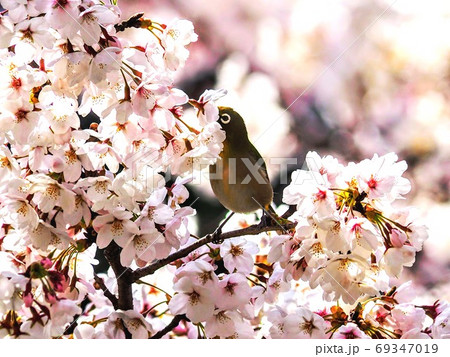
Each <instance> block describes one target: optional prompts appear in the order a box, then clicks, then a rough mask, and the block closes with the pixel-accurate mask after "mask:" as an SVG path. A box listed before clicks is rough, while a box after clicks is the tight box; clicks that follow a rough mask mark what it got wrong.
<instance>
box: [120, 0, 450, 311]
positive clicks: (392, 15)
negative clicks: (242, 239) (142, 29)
mask: <svg viewBox="0 0 450 357" xmlns="http://www.w3.org/2000/svg"><path fill="white" fill-rule="evenodd" d="M119 5H120V6H121V8H122V11H123V18H128V17H129V16H130V15H132V14H134V13H136V12H140V11H143V12H145V14H146V16H147V17H150V18H151V19H153V20H156V21H158V22H162V23H168V22H170V20H171V19H173V18H174V17H178V18H186V19H188V20H191V21H192V22H193V23H194V26H195V31H196V33H197V34H198V35H199V40H198V42H196V43H193V44H191V45H190V46H189V50H190V53H191V54H190V58H189V60H188V62H187V65H186V67H185V68H184V69H183V70H182V71H181V73H180V74H179V76H178V78H177V83H176V85H177V86H178V87H180V88H181V89H183V90H184V91H186V93H187V94H188V95H189V96H190V97H191V98H197V97H198V96H199V95H200V94H201V93H202V92H203V91H204V90H205V89H208V88H225V89H227V90H228V91H229V94H228V95H227V96H226V97H225V98H223V100H221V102H220V103H219V104H222V105H230V106H233V107H234V108H235V109H236V110H237V111H239V112H240V113H241V114H242V115H243V117H244V118H245V119H246V122H247V127H248V129H249V136H250V138H251V140H252V141H253V142H254V144H255V146H256V147H257V148H258V150H259V151H260V152H261V153H262V155H263V156H264V157H290V158H297V165H289V166H288V169H287V171H288V172H287V174H288V175H289V173H290V172H291V171H293V170H294V169H296V168H299V167H301V166H302V164H303V160H304V157H305V154H306V153H307V152H308V151H310V150H315V151H317V152H318V153H319V154H320V155H321V156H323V155H326V154H331V155H333V156H336V157H338V158H339V159H340V160H342V161H343V162H347V161H359V160H361V159H364V158H370V157H372V155H373V154H374V153H378V154H380V155H382V154H385V153H388V152H391V151H394V152H396V153H397V154H398V155H399V157H400V159H404V160H406V161H407V163H408V165H409V168H408V171H407V176H408V178H410V179H411V180H412V186H413V190H412V192H411V194H410V195H408V198H407V200H406V202H404V204H413V205H415V206H417V207H418V208H419V212H420V215H421V217H423V220H424V221H425V222H426V223H427V224H428V226H429V228H430V238H429V240H428V241H427V242H426V243H425V247H424V250H423V252H421V253H420V254H419V255H418V257H417V262H416V264H415V266H414V267H413V268H412V269H409V270H407V271H405V273H404V274H403V277H402V280H410V279H412V280H413V281H414V282H415V283H416V286H417V287H418V289H419V290H420V295H423V296H424V298H425V300H428V302H430V300H429V296H430V295H432V297H433V298H442V299H447V300H449V299H450V283H449V278H450V228H449V225H448V222H449V221H450V202H449V200H450V145H449V142H450V102H449V96H450V86H449V79H450V78H449V75H450V61H449V60H450V36H449V34H450V2H449V1H448V0H428V1H423V0H397V1H393V0H390V1H388V0H377V1H365V0H342V1H330V0H278V1H269V0H252V1H238V0H228V1H222V0H209V1H208V2H205V1H201V0H190V1H183V0H171V1H151V0H150V1H148V0H146V1H136V0H129V1H127V0H120V3H119ZM128 35H129V36H131V37H132V36H133V33H132V30H131V33H130V34H128ZM134 40H136V41H139V39H134ZM286 108H288V109H287V110H286ZM269 172H270V175H271V178H272V181H273V184H274V186H275V192H276V195H275V200H276V202H277V203H280V201H281V197H282V190H283V184H282V182H280V177H281V175H283V174H286V172H280V170H279V167H273V166H270V167H269ZM281 181H282V180H281ZM191 190H192V192H191V194H192V198H193V199H195V198H197V197H198V196H199V197H200V199H199V200H198V201H197V202H195V204H194V207H195V208H196V209H197V210H198V212H199V216H198V217H199V219H201V221H199V222H197V223H198V227H199V233H200V234H204V233H207V232H211V231H212V230H214V228H215V227H216V226H217V223H218V221H219V220H220V219H222V218H223V217H224V214H225V211H224V209H223V208H222V206H221V205H220V204H219V203H218V202H217V201H216V200H215V199H214V197H213V196H212V195H211V193H210V191H209V188H208V187H207V185H206V186H205V187H203V188H202V187H198V186H195V187H194V186H193V187H191Z"/></svg>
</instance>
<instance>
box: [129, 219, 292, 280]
mask: <svg viewBox="0 0 450 357" xmlns="http://www.w3.org/2000/svg"><path fill="white" fill-rule="evenodd" d="M295 226H296V223H292V222H289V223H287V224H285V225H283V226H280V225H270V226H263V225H261V224H254V225H251V226H249V227H246V228H242V229H237V230H234V231H230V232H225V233H221V234H220V235H219V236H218V237H215V236H214V235H212V234H208V235H206V236H205V237H203V238H200V239H199V240H198V241H196V242H194V243H192V244H191V245H189V246H187V247H185V248H183V249H180V250H178V251H176V252H175V253H173V254H171V255H169V256H168V257H167V258H164V259H159V260H157V261H155V262H154V263H152V264H150V265H149V266H146V267H144V268H141V269H136V270H135V271H134V272H133V273H132V275H131V279H132V281H133V282H135V281H136V280H138V279H140V278H142V277H144V276H147V275H151V274H153V273H154V272H155V271H157V270H158V269H160V268H162V267H163V266H166V265H168V264H170V263H172V262H174V261H176V260H178V259H180V258H183V257H185V256H187V255H188V254H189V253H191V252H192V251H194V250H196V249H198V248H200V247H201V246H203V245H205V244H208V243H211V242H212V241H213V240H215V239H217V240H225V239H229V238H234V237H240V236H245V235H256V234H259V233H262V232H270V231H278V230H282V229H283V230H289V229H292V228H294V227H295Z"/></svg>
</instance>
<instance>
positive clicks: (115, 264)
mask: <svg viewBox="0 0 450 357" xmlns="http://www.w3.org/2000/svg"><path fill="white" fill-rule="evenodd" d="M120 251H121V248H120V247H119V246H118V245H117V244H116V243H115V242H111V244H110V245H109V246H107V247H106V248H105V250H104V252H105V258H106V260H107V261H108V263H109V265H111V268H112V270H113V271H114V274H115V275H116V279H117V288H118V291H119V297H118V303H117V307H118V308H119V309H121V310H132V309H133V292H132V288H131V286H132V284H133V280H132V279H131V278H132V271H131V270H130V269H129V268H126V267H123V266H122V264H120Z"/></svg>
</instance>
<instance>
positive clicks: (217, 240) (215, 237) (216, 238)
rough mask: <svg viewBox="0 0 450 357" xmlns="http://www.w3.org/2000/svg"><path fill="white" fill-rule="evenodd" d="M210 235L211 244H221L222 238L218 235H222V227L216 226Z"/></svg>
mask: <svg viewBox="0 0 450 357" xmlns="http://www.w3.org/2000/svg"><path fill="white" fill-rule="evenodd" d="M211 235H212V241H211V242H212V243H213V244H222V243H223V239H222V238H221V237H220V236H221V235H222V227H218V228H217V229H216V230H215V231H214V233H213V234H211Z"/></svg>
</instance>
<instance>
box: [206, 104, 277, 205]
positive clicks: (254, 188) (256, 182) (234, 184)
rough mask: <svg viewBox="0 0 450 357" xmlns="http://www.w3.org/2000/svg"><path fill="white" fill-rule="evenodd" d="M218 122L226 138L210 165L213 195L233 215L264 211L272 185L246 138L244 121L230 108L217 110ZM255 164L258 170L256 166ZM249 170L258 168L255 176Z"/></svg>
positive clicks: (253, 148)
mask: <svg viewBox="0 0 450 357" xmlns="http://www.w3.org/2000/svg"><path fill="white" fill-rule="evenodd" d="M228 119H230V120H228ZM227 121H229V122H228V123H227ZM218 122H219V124H220V125H221V126H222V128H223V129H224V131H225V133H226V139H225V141H224V143H223V150H222V152H221V154H220V159H219V160H218V162H217V163H216V164H215V165H211V166H210V182H211V187H212V189H213V191H214V194H215V195H216V197H217V199H218V200H219V201H220V203H222V205H224V206H225V207H226V208H227V209H229V210H230V211H233V212H236V213H250V212H253V211H256V210H258V209H261V208H263V207H264V208H267V207H268V206H269V205H270V203H271V202H272V199H273V190H272V185H271V184H270V180H269V177H268V175H267V169H266V165H265V163H264V160H263V159H262V157H261V155H260V154H259V152H258V150H256V148H255V147H254V146H253V144H252V143H251V142H250V141H249V139H248V136H247V129H246V127H245V123H244V120H243V119H242V117H241V116H240V115H239V114H238V113H237V112H235V111H234V110H233V109H231V108H228V107H219V120H218ZM230 159H231V160H230ZM243 159H244V160H243ZM246 159H247V160H248V161H247V165H246V164H245V160H246ZM258 160H259V161H258ZM257 163H259V167H257V166H255V165H256V164H257ZM249 167H250V168H252V167H255V168H256V167H257V170H256V171H257V174H256V175H255V174H254V173H253V172H252V170H251V169H250V168H249ZM221 172H222V173H223V175H221ZM258 174H259V175H258Z"/></svg>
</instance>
